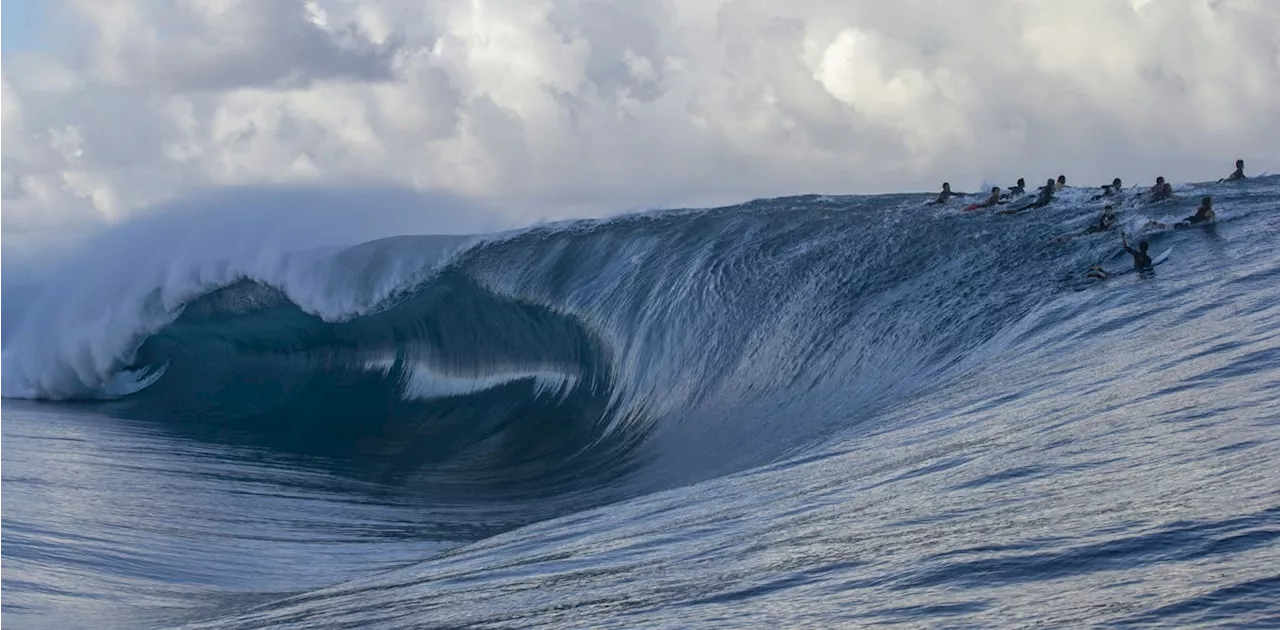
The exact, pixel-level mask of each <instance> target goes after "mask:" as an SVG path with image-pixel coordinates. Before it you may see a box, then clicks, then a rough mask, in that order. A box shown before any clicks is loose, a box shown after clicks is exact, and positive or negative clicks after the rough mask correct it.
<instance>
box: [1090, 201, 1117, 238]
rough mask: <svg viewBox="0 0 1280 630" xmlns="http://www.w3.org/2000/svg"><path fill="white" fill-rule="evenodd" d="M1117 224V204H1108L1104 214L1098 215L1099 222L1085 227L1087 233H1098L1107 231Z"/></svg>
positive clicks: (1103, 210) (1103, 211)
mask: <svg viewBox="0 0 1280 630" xmlns="http://www.w3.org/2000/svg"><path fill="white" fill-rule="evenodd" d="M1115 224H1116V212H1115V206H1112V205H1108V206H1107V207H1105V208H1103V209H1102V216H1100V217H1098V222H1097V223H1094V224H1093V225H1090V226H1089V227H1087V228H1085V231H1084V233H1085V234H1097V233H1098V232H1106V231H1107V230H1110V229H1111V228H1112V226H1114V225H1115Z"/></svg>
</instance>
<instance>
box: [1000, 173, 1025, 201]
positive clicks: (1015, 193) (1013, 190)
mask: <svg viewBox="0 0 1280 630" xmlns="http://www.w3.org/2000/svg"><path fill="white" fill-rule="evenodd" d="M1026 192H1027V180H1025V179H1022V178H1021V177H1019V178H1018V183H1017V184H1016V185H1013V186H1010V187H1009V192H1007V193H1005V194H1004V195H1003V196H1001V197H1000V198H1001V199H1002V200H1005V201H1008V200H1010V199H1013V198H1014V197H1021V196H1022V195H1024V194H1026Z"/></svg>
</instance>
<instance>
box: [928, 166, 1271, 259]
mask: <svg viewBox="0 0 1280 630" xmlns="http://www.w3.org/2000/svg"><path fill="white" fill-rule="evenodd" d="M1243 179H1248V177H1246V176H1245V174H1244V160H1236V170H1235V171H1233V172H1232V173H1231V174H1230V175H1228V176H1226V177H1224V178H1222V179H1220V180H1218V181H1220V182H1234V181H1239V180H1243ZM1066 186H1067V177H1066V176H1065V175H1059V176H1058V178H1057V179H1056V180H1055V179H1052V178H1051V179H1049V180H1048V181H1046V182H1045V185H1044V186H1041V187H1040V190H1039V191H1038V193H1037V195H1036V199H1035V201H1032V202H1030V203H1027V204H1023V205H1021V206H1018V207H1016V208H1009V209H1005V210H1001V211H999V212H998V213H997V214H1018V213H1019V212H1024V211H1027V210H1032V209H1035V208H1043V207H1045V206H1047V205H1049V204H1050V203H1051V202H1052V201H1053V194H1054V193H1055V192H1058V191H1061V190H1062V189H1063V188H1066ZM1026 190H1027V186H1026V181H1025V180H1023V179H1022V178H1018V183H1017V184H1015V185H1014V186H1011V187H1010V188H1009V190H1007V191H1001V190H1000V187H999V186H995V187H993V188H992V189H991V194H990V195H989V196H987V198H986V200H985V201H983V202H981V203H974V204H970V205H969V206H967V207H965V211H967V212H970V211H974V210H981V209H983V208H992V207H995V206H998V205H1003V204H1006V203H1008V202H1010V201H1013V200H1015V199H1018V198H1020V197H1022V196H1023V195H1025V194H1026ZM1121 192H1122V183H1121V181H1120V178H1119V177H1117V178H1115V179H1114V180H1112V181H1111V183H1110V184H1107V185H1105V186H1102V192H1101V193H1099V194H1097V195H1094V196H1093V198H1092V199H1091V200H1092V201H1102V200H1106V199H1111V198H1114V197H1118V196H1120V194H1121ZM966 196H968V193H960V192H954V191H952V190H951V184H950V183H947V182H943V184H942V192H941V193H939V194H938V198H937V199H934V200H933V201H930V202H928V203H927V204H925V205H930V206H933V205H940V204H944V203H946V202H948V201H950V200H951V198H953V197H966ZM1145 197H1146V198H1147V202H1148V203H1156V202H1159V201H1164V200H1166V199H1172V198H1173V186H1172V185H1171V184H1169V183H1168V182H1166V181H1165V180H1164V177H1157V178H1156V183H1155V185H1154V186H1152V187H1151V189H1150V190H1148V191H1147V192H1146V193H1145ZM1216 218H1217V215H1216V214H1215V213H1214V211H1213V198H1212V197H1209V196H1207V195H1206V196H1205V197H1204V198H1202V199H1201V200H1200V207H1199V208H1196V212H1195V214H1193V215H1191V216H1189V217H1187V218H1185V219H1182V220H1181V221H1177V222H1175V223H1173V225H1172V226H1169V225H1166V224H1164V223H1159V222H1157V221H1148V222H1147V224H1146V227H1151V228H1159V229H1165V228H1168V227H1173V228H1175V229H1177V228H1184V227H1191V226H1193V225H1200V224H1203V223H1208V222H1211V221H1214V220H1215V219H1216ZM1116 221H1117V219H1116V213H1115V206H1113V205H1111V204H1107V205H1106V206H1104V207H1103V209H1102V215H1101V216H1100V217H1098V221H1097V223H1094V224H1092V225H1090V226H1089V227H1088V228H1085V230H1084V232H1083V233H1082V234H1081V235H1084V234H1096V233H1098V232H1105V231H1106V230H1109V229H1111V228H1112V226H1114V225H1115V224H1116ZM1071 238H1074V236H1073V235H1068V236H1061V237H1058V239H1057V240H1059V241H1065V240H1070V239H1071ZM1120 242H1121V245H1122V246H1123V247H1124V250H1125V251H1126V252H1128V253H1129V254H1130V255H1131V256H1133V266H1134V268H1136V269H1138V270H1140V271H1141V270H1146V269H1150V268H1151V266H1152V263H1151V256H1149V255H1148V254H1147V241H1146V240H1142V241H1140V242H1139V243H1138V248H1137V249H1133V248H1131V247H1129V241H1128V238H1127V237H1126V236H1125V235H1124V234H1121V235H1120ZM1089 276H1090V277H1093V278H1105V277H1106V272H1105V271H1103V270H1102V268H1101V267H1099V266H1097V265H1095V266H1094V267H1093V268H1092V269H1090V270H1089Z"/></svg>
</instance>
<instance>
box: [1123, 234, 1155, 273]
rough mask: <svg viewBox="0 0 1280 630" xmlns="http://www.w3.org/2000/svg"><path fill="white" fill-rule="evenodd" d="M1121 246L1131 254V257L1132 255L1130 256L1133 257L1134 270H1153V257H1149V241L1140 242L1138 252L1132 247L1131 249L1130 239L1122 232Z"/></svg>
mask: <svg viewBox="0 0 1280 630" xmlns="http://www.w3.org/2000/svg"><path fill="white" fill-rule="evenodd" d="M1120 246H1121V247H1123V248H1124V251H1126V252H1129V255H1130V256H1133V268H1134V269H1137V270H1138V271H1143V270H1145V269H1151V268H1152V265H1151V256H1149V255H1148V254H1147V241H1146V239H1143V240H1141V241H1138V249H1136V250H1135V249H1133V248H1132V247H1129V239H1128V237H1126V236H1125V233H1124V232H1121V233H1120Z"/></svg>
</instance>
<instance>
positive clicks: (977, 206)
mask: <svg viewBox="0 0 1280 630" xmlns="http://www.w3.org/2000/svg"><path fill="white" fill-rule="evenodd" d="M999 203H1001V202H1000V187H999V186H995V187H993V188H992V189H991V194H990V195H988V196H987V200H986V201H984V202H982V203H973V204H969V205H968V206H967V207H966V208H965V212H969V211H972V210H981V209H982V208H990V207H991V206H994V205H997V204H999Z"/></svg>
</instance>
